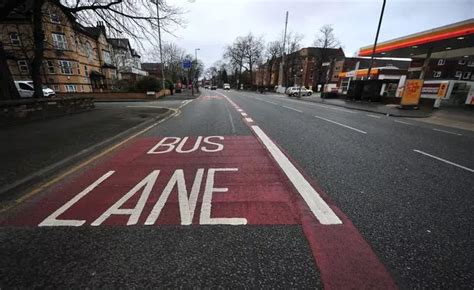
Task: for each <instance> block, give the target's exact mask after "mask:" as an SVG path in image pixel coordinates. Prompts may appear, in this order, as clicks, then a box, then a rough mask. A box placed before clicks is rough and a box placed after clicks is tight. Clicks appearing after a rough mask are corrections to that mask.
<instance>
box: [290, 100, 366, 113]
mask: <svg viewBox="0 0 474 290" xmlns="http://www.w3.org/2000/svg"><path fill="white" fill-rule="evenodd" d="M292 101H293V100H292ZM298 102H299V101H298ZM307 103H308V104H311V105H314V106H318V107H321V108H325V109H329V110H334V111H340V112H346V113H350V114H357V112H354V111H350V110H346V109H342V108H338V107H332V106H327V105H321V104H316V103H310V102H307Z"/></svg>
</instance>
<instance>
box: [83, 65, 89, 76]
mask: <svg viewBox="0 0 474 290" xmlns="http://www.w3.org/2000/svg"><path fill="white" fill-rule="evenodd" d="M84 75H85V76H86V77H89V70H88V69H87V65H85V66H84Z"/></svg>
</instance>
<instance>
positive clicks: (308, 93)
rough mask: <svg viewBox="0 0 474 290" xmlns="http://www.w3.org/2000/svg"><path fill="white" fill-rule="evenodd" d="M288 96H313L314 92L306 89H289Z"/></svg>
mask: <svg viewBox="0 0 474 290" xmlns="http://www.w3.org/2000/svg"><path fill="white" fill-rule="evenodd" d="M286 94H287V95H288V96H290V97H297V96H299V95H301V96H311V95H312V94H313V91H312V90H309V89H307V88H305V87H301V88H300V87H289V88H288V89H286Z"/></svg>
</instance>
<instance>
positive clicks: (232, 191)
mask: <svg viewBox="0 0 474 290" xmlns="http://www.w3.org/2000/svg"><path fill="white" fill-rule="evenodd" d="M180 106H181V109H180V111H181V112H180V113H179V114H176V115H174V116H172V117H171V118H169V119H168V120H167V121H165V122H162V123H160V124H157V125H156V126H153V127H151V128H149V129H148V130H146V131H144V132H143V133H142V134H139V135H137V136H136V137H134V138H133V139H131V140H129V141H128V142H126V143H124V144H123V145H121V146H119V147H118V148H116V149H115V150H112V151H110V152H109V153H108V154H106V155H104V156H101V157H100V158H97V159H95V160H94V161H92V162H89V163H86V160H84V161H85V163H84V165H83V166H81V167H79V168H77V169H76V170H74V171H73V172H68V173H67V174H65V175H64V176H62V178H60V179H58V180H54V181H52V182H50V183H49V184H48V186H43V187H39V188H38V187H36V188H32V190H36V192H35V193H34V194H32V195H31V196H30V197H29V198H28V199H25V200H24V201H23V202H21V203H19V204H18V205H17V206H16V207H13V208H11V209H10V210H8V211H5V212H3V213H1V214H0V254H1V256H2V260H1V261H0V269H1V270H0V271H1V272H2V278H1V280H0V287H1V288H8V287H20V288H21V287H45V286H49V287H68V286H73V285H74V287H81V288H82V287H84V288H85V287H143V286H149V285H153V286H163V285H165V287H198V288H200V287H213V288H214V287H215V288H217V287H226V288H227V287H228V288H231V287H248V288H254V287H255V288H256V287H258V288H267V287H268V288H270V287H271V288H317V289H319V288H327V289H334V288H336V289H341V288H377V289H380V288H383V289H396V288H401V289H412V288H450V289H451V288H456V289H460V288H472V285H474V276H473V273H472V260H474V254H473V251H472V240H473V236H472V231H471V228H472V224H473V214H472V213H473V212H474V211H473V208H472V205H473V204H474V200H473V198H474V197H473V196H472V188H474V179H473V178H472V176H473V174H474V169H473V168H474V156H473V155H472V150H471V148H472V145H473V142H474V141H473V140H474V133H473V132H472V131H469V130H462V129H453V128H450V127H447V126H440V125H435V124H431V123H424V122H420V121H419V120H420V119H409V118H399V117H397V118H394V117H391V116H385V115H382V114H372V113H370V112H364V111H360V110H352V109H348V108H341V107H336V106H330V105H326V104H320V103H315V102H303V101H301V100H295V99H290V98H284V97H281V96H274V95H270V94H268V95H261V94H254V93H250V92H237V91H222V90H217V91H208V90H204V91H203V93H202V95H201V96H200V97H199V98H197V99H194V100H189V102H186V103H183V104H182V105H180Z"/></svg>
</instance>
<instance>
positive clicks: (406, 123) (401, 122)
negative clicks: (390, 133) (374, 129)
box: [393, 120, 413, 125]
mask: <svg viewBox="0 0 474 290" xmlns="http://www.w3.org/2000/svg"><path fill="white" fill-rule="evenodd" d="M393 121H394V122H395V123H400V124H405V125H413V124H411V123H408V122H403V121H398V120H393Z"/></svg>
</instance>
